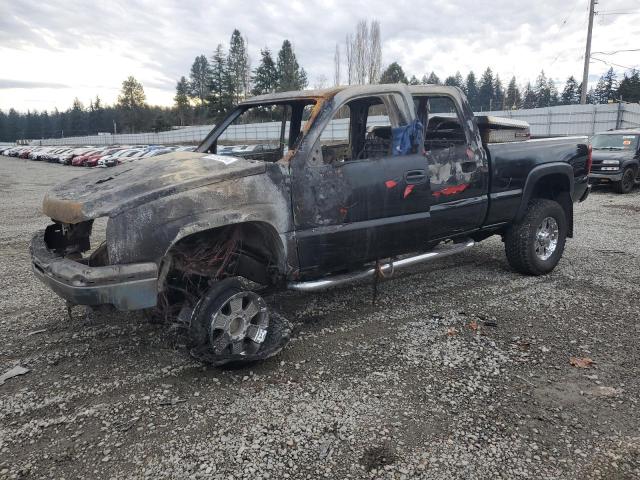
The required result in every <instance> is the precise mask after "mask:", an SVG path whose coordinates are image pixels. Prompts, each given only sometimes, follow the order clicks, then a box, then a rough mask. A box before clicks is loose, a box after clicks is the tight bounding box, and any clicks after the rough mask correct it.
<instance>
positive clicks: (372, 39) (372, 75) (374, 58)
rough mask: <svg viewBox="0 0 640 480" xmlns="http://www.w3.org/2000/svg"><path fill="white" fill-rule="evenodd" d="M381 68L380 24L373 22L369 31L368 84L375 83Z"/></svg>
mask: <svg viewBox="0 0 640 480" xmlns="http://www.w3.org/2000/svg"><path fill="white" fill-rule="evenodd" d="M381 68H382V40H381V38H380V22H379V21H377V20H373V21H372V22H371V29H370V30H369V72H368V75H369V79H368V80H369V83H376V82H377V81H378V79H379V78H380V69H381Z"/></svg>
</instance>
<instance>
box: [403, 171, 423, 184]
mask: <svg viewBox="0 0 640 480" xmlns="http://www.w3.org/2000/svg"><path fill="white" fill-rule="evenodd" d="M426 179H427V176H426V175H425V173H424V170H409V171H407V172H405V174H404V180H405V182H407V184H408V185H417V184H419V183H423V182H424V181H425V180H426Z"/></svg>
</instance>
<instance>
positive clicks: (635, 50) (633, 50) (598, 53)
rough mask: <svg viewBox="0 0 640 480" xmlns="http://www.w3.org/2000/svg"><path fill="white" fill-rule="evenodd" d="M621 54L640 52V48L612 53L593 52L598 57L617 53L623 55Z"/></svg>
mask: <svg viewBox="0 0 640 480" xmlns="http://www.w3.org/2000/svg"><path fill="white" fill-rule="evenodd" d="M621 52H640V48H631V49H627V50H613V51H611V52H592V53H595V54H597V55H615V54H616V53H621Z"/></svg>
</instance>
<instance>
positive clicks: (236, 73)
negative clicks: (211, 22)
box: [227, 29, 250, 103]
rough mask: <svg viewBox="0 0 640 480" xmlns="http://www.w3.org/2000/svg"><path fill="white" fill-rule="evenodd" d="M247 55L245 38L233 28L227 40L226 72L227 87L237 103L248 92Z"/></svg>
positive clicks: (248, 70)
mask: <svg viewBox="0 0 640 480" xmlns="http://www.w3.org/2000/svg"><path fill="white" fill-rule="evenodd" d="M249 72H250V69H249V56H248V54H247V48H246V45H245V40H244V38H242V35H241V34H240V31H239V30H238V29H235V30H234V31H233V33H232V34H231V40H230V42H229V56H228V57H227V74H228V76H229V87H230V88H231V89H232V90H231V93H232V94H233V96H234V100H235V103H238V102H239V101H240V100H242V99H243V98H246V97H247V95H248V94H249Z"/></svg>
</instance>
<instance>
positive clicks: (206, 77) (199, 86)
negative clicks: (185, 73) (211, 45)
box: [189, 55, 211, 107]
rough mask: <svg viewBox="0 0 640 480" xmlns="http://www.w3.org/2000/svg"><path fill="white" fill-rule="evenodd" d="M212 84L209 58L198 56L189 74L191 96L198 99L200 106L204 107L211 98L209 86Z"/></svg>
mask: <svg viewBox="0 0 640 480" xmlns="http://www.w3.org/2000/svg"><path fill="white" fill-rule="evenodd" d="M210 84H211V67H210V65H209V61H208V60H207V57H206V56H204V55H198V56H197V57H196V58H195V60H194V61H193V65H191V72H190V73H189V95H190V96H191V97H192V98H194V99H197V100H198V102H199V105H200V106H201V107H202V106H204V104H205V102H206V101H207V97H208V96H209V85H210Z"/></svg>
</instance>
